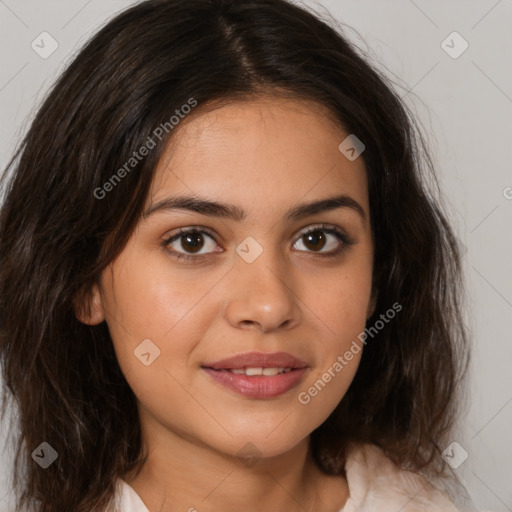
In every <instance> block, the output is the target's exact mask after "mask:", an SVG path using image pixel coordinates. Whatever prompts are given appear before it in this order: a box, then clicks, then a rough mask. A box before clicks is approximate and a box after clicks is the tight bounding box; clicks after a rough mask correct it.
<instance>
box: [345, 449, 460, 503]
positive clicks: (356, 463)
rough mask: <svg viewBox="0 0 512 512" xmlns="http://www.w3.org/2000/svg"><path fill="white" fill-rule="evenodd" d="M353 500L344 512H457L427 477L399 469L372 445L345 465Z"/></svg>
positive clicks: (357, 451) (353, 452) (356, 452)
mask: <svg viewBox="0 0 512 512" xmlns="http://www.w3.org/2000/svg"><path fill="white" fill-rule="evenodd" d="M345 470H346V478H347V483H348V487H349V490H350V498H349V499H348V501H347V504H346V506H345V508H343V511H342V512H355V511H357V512H371V511H374V510H375V511H377V510H379V511H384V510H391V508H390V507H392V509H393V510H400V511H401V512H457V510H458V509H457V508H456V507H455V505H454V504H453V503H452V502H451V501H450V500H449V498H448V497H447V496H446V494H444V493H443V492H441V491H440V490H438V489H436V488H435V487H434V486H433V485H432V484H431V483H430V482H429V481H428V480H427V479H426V478H425V477H423V476H422V475H420V474H418V473H414V472H412V471H408V470H405V469H402V468H400V467H399V466H397V465H396V464H395V463H394V462H393V461H392V460H391V459H389V458H388V457H387V456H386V455H385V453H384V452H383V450H382V449H381V448H379V447H378V446H376V445H373V444H364V445H357V446H354V447H352V449H351V450H350V451H349V452H348V456H347V462H346V465H345Z"/></svg>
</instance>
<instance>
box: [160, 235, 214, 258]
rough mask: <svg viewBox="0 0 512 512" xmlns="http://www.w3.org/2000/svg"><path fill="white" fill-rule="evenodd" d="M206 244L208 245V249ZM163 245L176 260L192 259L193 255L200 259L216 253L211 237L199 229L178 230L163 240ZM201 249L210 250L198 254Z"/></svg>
mask: <svg viewBox="0 0 512 512" xmlns="http://www.w3.org/2000/svg"><path fill="white" fill-rule="evenodd" d="M208 242H209V243H210V247H208ZM164 245H165V247H166V248H167V250H168V251H169V252H170V253H171V254H173V255H175V256H176V257H178V258H185V259H186V258H187V257H188V255H190V257H191V258H194V257H195V255H197V257H198V258H200V257H203V256H205V255H206V254H207V253H209V252H216V251H215V248H216V246H217V244H216V243H215V240H214V239H213V237H212V235H210V234H208V233H207V232H206V231H204V230H199V229H190V230H188V231H185V230H180V232H179V233H177V234H176V235H173V236H172V237H170V238H168V239H167V240H165V242H164ZM203 248H206V249H210V250H206V251H203V252H202V253H200V252H199V251H201V250H202V249H203Z"/></svg>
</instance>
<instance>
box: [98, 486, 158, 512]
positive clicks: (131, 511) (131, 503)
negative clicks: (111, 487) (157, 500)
mask: <svg viewBox="0 0 512 512" xmlns="http://www.w3.org/2000/svg"><path fill="white" fill-rule="evenodd" d="M106 512H149V510H148V508H147V507H146V505H144V502H143V501H142V499H141V498H140V496H139V495H138V494H137V493H136V492H135V490H134V489H133V488H132V487H131V486H130V485H128V483H126V482H125V481H124V480H123V479H122V478H118V480H117V482H116V491H115V495H114V498H113V500H112V503H111V505H110V507H109V508H108V509H107V510H106Z"/></svg>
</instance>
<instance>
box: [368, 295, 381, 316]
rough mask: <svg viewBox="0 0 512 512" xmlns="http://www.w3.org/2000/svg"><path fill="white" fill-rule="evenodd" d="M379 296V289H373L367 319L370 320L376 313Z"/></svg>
mask: <svg viewBox="0 0 512 512" xmlns="http://www.w3.org/2000/svg"><path fill="white" fill-rule="evenodd" d="M378 296H379V290H378V289H377V288H373V289H372V296H371V297H370V302H369V303H368V310H367V312H366V319H368V318H370V317H371V316H372V315H373V313H374V312H375V308H376V307H377V297H378Z"/></svg>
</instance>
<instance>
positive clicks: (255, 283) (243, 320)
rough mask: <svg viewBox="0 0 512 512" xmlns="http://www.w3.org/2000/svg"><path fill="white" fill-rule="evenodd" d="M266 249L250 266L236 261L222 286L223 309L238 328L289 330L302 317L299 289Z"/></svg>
mask: <svg viewBox="0 0 512 512" xmlns="http://www.w3.org/2000/svg"><path fill="white" fill-rule="evenodd" d="M270 253H271V251H269V250H266V251H263V253H262V254H261V255H260V256H259V257H258V258H257V259H256V260H255V261H253V262H252V263H247V262H246V261H244V260H243V259H241V258H239V259H238V260H237V261H235V264H234V267H233V269H232V270H231V272H230V273H229V276H230V277H229V279H228V282H226V283H225V286H226V288H225V293H226V296H227V297H228V300H227V307H226V310H225V315H226V319H227V321H228V322H229V324H230V325H232V326H233V327H236V328H238V329H259V330H261V331H262V332H269V331H273V330H276V329H291V328H293V327H295V326H296V325H298V324H299V322H300V320H301V317H302V310H301V308H300V301H299V296H298V290H296V289H295V286H294V283H293V276H292V273H291V272H290V269H289V268H287V266H286V263H285V262H284V261H282V260H281V261H279V259H278V257H277V255H275V256H273V255H271V254H270Z"/></svg>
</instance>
